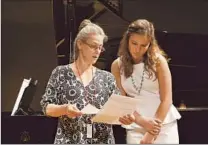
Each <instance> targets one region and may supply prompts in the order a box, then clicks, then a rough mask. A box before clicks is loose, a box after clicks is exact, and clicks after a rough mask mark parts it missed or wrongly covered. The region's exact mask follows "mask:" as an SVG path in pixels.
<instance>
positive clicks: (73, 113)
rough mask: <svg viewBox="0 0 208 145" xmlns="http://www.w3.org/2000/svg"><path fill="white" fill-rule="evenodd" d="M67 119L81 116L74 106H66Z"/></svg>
mask: <svg viewBox="0 0 208 145" xmlns="http://www.w3.org/2000/svg"><path fill="white" fill-rule="evenodd" d="M65 115H67V116H68V117H69V118H75V117H79V116H81V115H82V112H81V111H80V110H79V109H78V108H77V107H76V106H75V105H71V104H67V105H66V114H65Z"/></svg>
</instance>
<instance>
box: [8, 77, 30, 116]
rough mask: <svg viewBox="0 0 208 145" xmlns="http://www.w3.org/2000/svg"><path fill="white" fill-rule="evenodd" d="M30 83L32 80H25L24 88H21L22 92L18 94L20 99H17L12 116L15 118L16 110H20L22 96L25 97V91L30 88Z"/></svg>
mask: <svg viewBox="0 0 208 145" xmlns="http://www.w3.org/2000/svg"><path fill="white" fill-rule="evenodd" d="M30 81H31V79H29V80H28V79H24V80H23V82H22V86H21V88H20V91H19V93H18V97H17V99H16V102H15V105H14V108H13V110H12V114H11V116H14V114H15V112H16V110H17V109H18V107H19V104H20V101H21V99H22V95H23V93H24V91H25V88H27V87H28V86H29V84H30Z"/></svg>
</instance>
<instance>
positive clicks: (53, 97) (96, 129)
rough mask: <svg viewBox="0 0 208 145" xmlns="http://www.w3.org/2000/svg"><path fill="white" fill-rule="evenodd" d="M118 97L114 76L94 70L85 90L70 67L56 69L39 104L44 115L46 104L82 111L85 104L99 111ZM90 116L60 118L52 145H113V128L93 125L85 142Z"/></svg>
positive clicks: (99, 124) (100, 124)
mask: <svg viewBox="0 0 208 145" xmlns="http://www.w3.org/2000/svg"><path fill="white" fill-rule="evenodd" d="M112 93H115V94H118V93H119V91H118V88H117V87H116V82H115V79H114V77H113V75H112V74H111V73H109V72H107V71H104V70H100V69H96V72H95V74H94V76H93V79H92V80H91V81H90V83H89V84H88V85H87V86H85V87H84V86H83V84H82V82H81V81H80V80H79V79H78V78H77V77H76V76H75V74H74V72H73V71H72V69H71V66H70V65H63V66H57V67H56V68H55V69H54V70H53V72H52V74H51V76H50V78H49V81H48V84H47V87H46V91H45V93H44V95H43V97H42V100H41V102H40V104H41V106H42V108H43V112H44V113H45V109H46V106H47V105H48V104H59V105H61V104H67V103H70V104H75V105H76V107H77V108H78V109H79V110H82V109H83V108H84V107H85V106H86V105H87V104H89V103H90V104H91V105H93V106H95V107H96V108H98V109H100V108H101V107H102V106H103V105H104V104H105V103H106V101H107V100H108V98H109V97H110V96H111V94H112ZM92 117H93V115H82V116H80V117H76V118H74V119H71V118H68V117H67V116H65V115H64V116H61V117H59V119H58V127H57V132H56V136H55V141H54V143H55V144H92V143H93V144H114V143H115V140H114V136H113V129H112V125H108V124H102V123H93V124H92V134H93V135H92V138H87V124H91V118H92Z"/></svg>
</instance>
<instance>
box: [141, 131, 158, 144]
mask: <svg viewBox="0 0 208 145" xmlns="http://www.w3.org/2000/svg"><path fill="white" fill-rule="evenodd" d="M155 139H156V138H155V136H154V135H152V134H150V133H148V132H147V133H145V135H144V136H143V138H142V139H141V141H140V144H153V143H154V141H155Z"/></svg>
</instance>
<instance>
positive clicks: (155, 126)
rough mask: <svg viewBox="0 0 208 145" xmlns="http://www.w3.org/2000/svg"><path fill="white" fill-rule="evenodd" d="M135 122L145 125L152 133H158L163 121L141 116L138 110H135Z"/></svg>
mask: <svg viewBox="0 0 208 145" xmlns="http://www.w3.org/2000/svg"><path fill="white" fill-rule="evenodd" d="M134 115H135V122H136V123H138V124H139V125H141V126H142V127H144V129H145V130H146V131H147V132H149V133H150V134H152V135H158V134H159V133H160V130H161V127H162V121H160V120H159V119H156V118H145V117H141V115H139V114H138V113H137V112H136V111H135V112H134Z"/></svg>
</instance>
